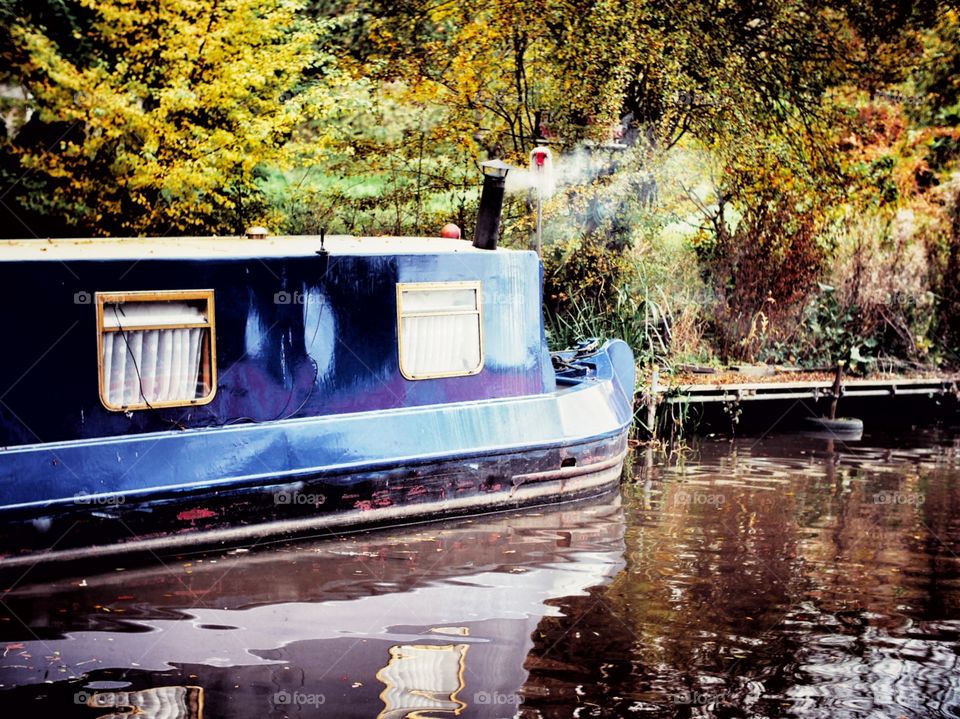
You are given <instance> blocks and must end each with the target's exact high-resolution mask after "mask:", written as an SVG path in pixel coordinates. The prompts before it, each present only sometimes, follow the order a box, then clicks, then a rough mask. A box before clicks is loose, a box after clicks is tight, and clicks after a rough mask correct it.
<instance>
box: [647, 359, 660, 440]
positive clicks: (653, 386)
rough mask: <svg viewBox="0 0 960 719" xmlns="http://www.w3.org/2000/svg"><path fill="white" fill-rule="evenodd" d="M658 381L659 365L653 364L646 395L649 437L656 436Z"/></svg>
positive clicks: (653, 437)
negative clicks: (648, 389) (648, 390)
mask: <svg viewBox="0 0 960 719" xmlns="http://www.w3.org/2000/svg"><path fill="white" fill-rule="evenodd" d="M659 383H660V367H659V366H658V365H654V366H653V373H652V374H651V375H650V392H649V394H648V395H647V429H648V430H649V431H650V439H656V438H657V385H658V384H659Z"/></svg>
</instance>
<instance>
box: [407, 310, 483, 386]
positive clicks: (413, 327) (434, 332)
mask: <svg viewBox="0 0 960 719" xmlns="http://www.w3.org/2000/svg"><path fill="white" fill-rule="evenodd" d="M401 341H402V342H403V350H402V352H403V355H402V356H403V369H404V371H405V372H406V373H407V374H408V375H411V376H414V377H419V376H422V375H436V374H447V373H454V372H463V373H466V372H472V371H474V370H475V369H477V368H478V367H479V366H480V317H479V316H478V315H475V314H469V315H433V316H426V317H416V316H414V317H407V318H405V319H404V321H403V338H402V340H401Z"/></svg>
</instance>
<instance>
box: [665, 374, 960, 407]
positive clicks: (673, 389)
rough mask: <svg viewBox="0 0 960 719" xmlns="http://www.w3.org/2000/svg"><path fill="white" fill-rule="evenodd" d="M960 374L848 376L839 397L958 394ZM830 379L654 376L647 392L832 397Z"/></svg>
mask: <svg viewBox="0 0 960 719" xmlns="http://www.w3.org/2000/svg"><path fill="white" fill-rule="evenodd" d="M958 385H960V378H958V377H936V378H925V379H907V378H891V379H848V378H844V379H843V383H842V385H841V387H840V397H841V398H843V397H901V396H907V395H926V396H928V397H931V398H932V397H937V396H945V395H953V396H955V397H956V396H960V392H958ZM833 386H834V382H833V381H832V380H808V381H787V382H744V383H697V384H678V385H663V384H660V383H659V382H658V381H657V378H656V376H654V383H653V385H652V386H651V388H650V395H652V396H653V397H657V399H658V402H667V403H669V404H682V403H706V402H745V401H754V400H791V399H792V400H797V399H813V400H818V399H826V398H832V397H833Z"/></svg>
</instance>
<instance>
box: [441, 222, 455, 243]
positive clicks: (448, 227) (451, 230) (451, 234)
mask: <svg viewBox="0 0 960 719" xmlns="http://www.w3.org/2000/svg"><path fill="white" fill-rule="evenodd" d="M440 236H441V237H448V238H450V239H452V240H459V239H460V228H459V227H457V226H456V225H455V224H453V223H452V222H448V223H447V224H445V225H444V226H443V229H442V230H440Z"/></svg>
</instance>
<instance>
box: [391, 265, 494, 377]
mask: <svg viewBox="0 0 960 719" xmlns="http://www.w3.org/2000/svg"><path fill="white" fill-rule="evenodd" d="M482 284H483V283H482V282H480V280H470V281H459V282H398V283H397V356H398V361H399V364H400V374H401V375H403V377H404V379H408V380H411V381H417V380H424V379H440V378H443V377H470V376H472V375H475V374H480V373H481V372H482V371H483V366H484V364H485V362H486V352H485V348H484V337H483V288H482ZM467 289H469V290H474V291H475V292H476V299H477V303H476V307H475V308H474V309H472V310H454V311H427V312H404V311H403V293H404V292H411V291H417V290H426V291H429V290H467ZM444 315H445V316H450V315H458V316H459V315H476V317H477V327H478V331H479V338H478V339H479V342H480V363H479V364H478V365H477V366H476V367H475V368H474V369H471V370H467V371H456V372H435V373H432V374H416V375H415V374H411V373H410V372H407V369H406V367H405V366H404V356H403V329H404V322H403V321H404V319H405V318H407V317H438V316H444Z"/></svg>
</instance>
